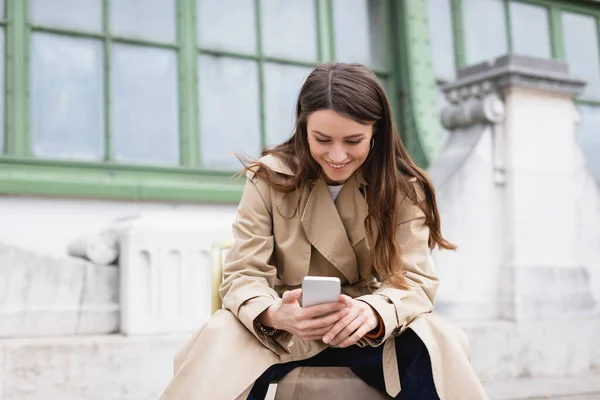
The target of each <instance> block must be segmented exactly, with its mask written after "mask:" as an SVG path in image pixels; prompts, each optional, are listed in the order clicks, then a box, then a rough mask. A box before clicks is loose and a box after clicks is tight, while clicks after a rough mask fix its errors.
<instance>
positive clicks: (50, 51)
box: [30, 33, 104, 161]
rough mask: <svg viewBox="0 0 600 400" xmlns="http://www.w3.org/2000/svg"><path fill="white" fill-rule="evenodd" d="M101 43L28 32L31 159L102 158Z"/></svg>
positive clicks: (102, 83) (102, 90) (102, 82)
mask: <svg viewBox="0 0 600 400" xmlns="http://www.w3.org/2000/svg"><path fill="white" fill-rule="evenodd" d="M102 48H103V44H102V42H101V41H96V40H91V39H81V38H74V37H67V36H59V35H51V34H46V33H33V34H32V37H31V67H30V68H31V71H30V76H31V96H30V115H31V146H32V152H33V154H34V155H35V156H39V157H48V158H65V159H78V160H97V161H100V160H102V159H103V157H104V100H103V95H104V80H103V70H104V68H103V54H102Z"/></svg>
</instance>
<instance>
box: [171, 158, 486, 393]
mask: <svg viewBox="0 0 600 400" xmlns="http://www.w3.org/2000/svg"><path fill="white" fill-rule="evenodd" d="M261 161H262V162H264V163H265V164H266V165H268V166H269V167H271V168H272V169H273V170H275V171H277V172H279V173H282V174H291V171H290V170H289V168H287V166H285V165H284V164H283V163H281V162H280V161H279V160H277V159H276V158H274V157H272V156H267V157H263V159H261ZM247 177H248V179H247V183H246V188H245V190H244V194H243V196H242V200H241V202H240V204H239V207H238V212H237V217H236V221H235V222H234V224H233V233H234V238H235V242H234V246H233V248H232V249H231V250H230V251H229V253H228V255H227V258H226V261H225V267H224V275H225V279H224V281H223V284H222V285H221V288H220V294H221V297H222V299H223V306H224V308H225V309H224V310H219V311H218V312H217V313H215V315H214V316H213V317H212V318H211V319H210V321H209V322H208V323H207V324H206V325H205V326H204V327H203V328H201V329H200V330H199V331H198V332H197V333H196V334H195V335H194V336H193V337H192V338H191V339H190V340H189V341H188V343H187V344H186V345H185V346H184V348H183V349H181V350H180V352H179V353H178V355H177V356H176V358H175V375H174V377H173V380H172V381H171V382H170V384H169V385H168V387H167V388H166V390H165V392H164V393H163V395H162V397H161V399H162V400H196V399H198V400H200V399H215V400H231V399H236V398H239V399H245V396H247V394H248V392H249V390H250V388H251V386H252V385H253V383H254V381H255V380H256V379H257V378H258V377H259V376H260V375H261V374H262V373H263V372H264V371H265V370H266V369H267V368H268V367H270V366H271V365H273V364H276V363H282V362H288V361H293V360H301V359H306V358H309V357H311V356H313V355H315V354H317V353H319V352H320V351H322V350H324V349H325V348H326V347H327V345H325V344H324V343H323V342H321V341H303V340H301V339H299V338H297V337H293V336H292V335H290V334H287V335H286V336H284V337H282V338H280V339H278V340H277V341H272V340H268V339H267V338H265V337H263V336H262V335H261V334H260V333H259V332H258V331H257V330H256V329H255V325H254V320H255V318H256V317H257V316H258V315H259V314H260V313H261V312H263V311H264V310H266V309H267V308H268V307H269V306H270V305H271V304H273V303H274V302H275V301H276V299H277V298H278V297H280V296H281V294H282V293H283V292H284V291H286V290H289V289H294V288H297V287H299V286H300V285H301V283H302V278H303V277H304V276H305V275H307V274H308V275H320V276H337V277H339V278H340V279H341V280H342V283H343V286H342V290H343V291H344V292H345V293H346V294H348V295H350V296H352V297H355V298H360V299H361V300H363V301H365V302H367V303H368V304H370V305H371V306H372V307H373V308H374V309H375V310H377V312H378V313H379V315H380V316H381V318H382V321H383V323H384V327H385V335H384V338H383V340H381V341H374V340H370V339H366V338H364V339H362V340H361V341H360V343H359V345H361V346H380V345H381V346H384V349H383V371H384V378H385V384H386V391H387V393H388V394H389V395H390V396H392V397H394V396H396V395H397V394H398V393H399V391H400V390H401V382H400V379H399V372H398V366H397V361H396V352H395V341H394V340H393V336H397V335H400V334H401V333H402V332H403V331H404V330H405V329H408V328H410V329H412V330H414V331H415V332H416V333H417V334H418V335H419V337H420V338H421V340H423V342H424V343H425V345H426V347H427V349H428V351H429V355H430V358H431V363H432V371H433V378H434V382H435V386H436V389H437V392H438V395H439V397H440V399H441V400H482V399H487V396H486V394H485V392H484V390H483V388H482V386H481V384H480V383H479V380H478V378H477V376H476V375H475V373H474V371H473V369H472V367H471V365H470V362H469V354H468V343H467V337H466V335H465V333H463V332H462V331H461V330H460V329H459V328H457V327H456V326H455V325H453V324H452V323H450V322H449V321H448V320H446V319H445V318H443V317H441V316H439V315H436V314H434V313H432V309H433V301H434V296H435V292H436V289H437V287H438V279H437V277H436V273H435V269H434V266H433V264H432V260H431V257H430V251H429V248H428V245H427V242H428V236H429V229H428V228H427V226H426V225H425V224H424V220H425V216H424V214H423V212H422V211H421V210H420V209H419V207H417V206H416V205H413V204H406V203H404V204H405V206H404V207H402V209H401V215H400V224H399V226H398V229H397V236H398V242H399V245H400V248H401V252H402V262H403V267H404V271H405V276H406V280H407V283H408V284H409V286H410V289H409V290H401V289H397V288H395V287H391V286H389V285H386V284H385V283H383V284H379V282H377V281H376V279H375V278H374V277H373V274H372V266H371V264H370V262H369V261H370V253H369V251H370V250H369V246H368V244H367V240H366V238H365V228H364V219H365V217H366V215H367V212H368V208H367V203H366V201H365V199H364V197H363V195H362V194H361V192H363V191H364V190H367V189H368V184H367V182H366V181H365V180H364V179H363V178H362V175H361V174H360V173H359V172H357V173H356V174H354V175H353V176H352V177H351V178H350V179H349V180H348V181H347V182H346V184H345V185H344V187H343V188H342V190H341V192H340V194H339V196H338V198H337V200H336V201H335V203H334V201H333V199H332V197H331V195H330V193H329V191H328V188H327V185H326V183H325V181H324V180H323V179H322V178H321V179H319V180H318V181H317V182H315V183H314V184H313V185H312V186H311V187H308V188H306V189H305V190H304V192H303V193H292V194H288V195H284V194H283V193H281V192H278V191H276V190H274V189H273V188H271V187H270V186H269V185H268V184H267V183H266V182H264V181H262V180H259V179H257V178H256V177H254V176H253V175H252V174H251V173H249V174H248V176H247ZM415 186H416V181H415ZM417 191H418V193H419V194H420V196H421V198H422V196H423V191H422V189H420V188H417ZM298 195H300V196H301V199H300V209H299V210H300V211H299V212H297V213H295V214H294V210H295V208H296V204H297V201H298V197H297V196H298ZM290 217H291V218H290ZM390 338H391V340H388V339H390ZM340 398H352V394H351V393H348V394H343V393H341V394H340Z"/></svg>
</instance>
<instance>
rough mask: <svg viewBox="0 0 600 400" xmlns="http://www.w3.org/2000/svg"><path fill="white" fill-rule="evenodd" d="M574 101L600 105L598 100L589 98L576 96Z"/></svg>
mask: <svg viewBox="0 0 600 400" xmlns="http://www.w3.org/2000/svg"><path fill="white" fill-rule="evenodd" d="M575 102H576V103H577V104H585V105H586V106H598V107H600V100H589V99H581V98H576V99H575Z"/></svg>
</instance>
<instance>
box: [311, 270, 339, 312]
mask: <svg viewBox="0 0 600 400" xmlns="http://www.w3.org/2000/svg"><path fill="white" fill-rule="evenodd" d="M340 293H341V283H340V278H334V277H329V276H305V277H304V279H303V280H302V307H311V306H316V305H317V304H323V303H334V302H337V301H340Z"/></svg>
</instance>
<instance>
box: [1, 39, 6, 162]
mask: <svg viewBox="0 0 600 400" xmlns="http://www.w3.org/2000/svg"><path fill="white" fill-rule="evenodd" d="M0 93H4V28H0ZM4 138H5V135H4V96H0V154H2V153H4V140H5V139H4Z"/></svg>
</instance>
